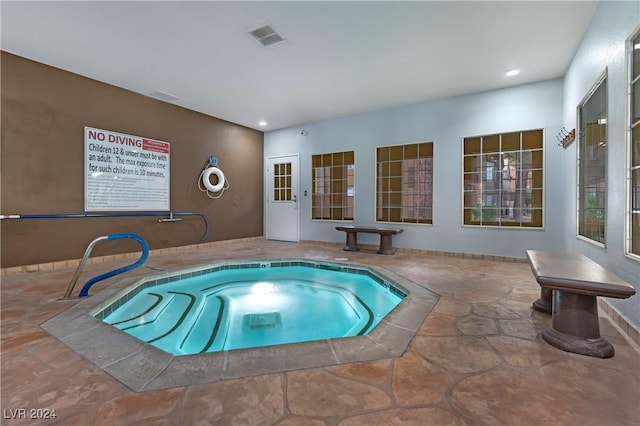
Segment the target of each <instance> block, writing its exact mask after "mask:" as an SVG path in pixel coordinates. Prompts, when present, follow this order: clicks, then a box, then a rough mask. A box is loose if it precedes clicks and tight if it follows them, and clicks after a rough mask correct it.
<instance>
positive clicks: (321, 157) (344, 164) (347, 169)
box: [309, 150, 356, 222]
mask: <svg viewBox="0 0 640 426" xmlns="http://www.w3.org/2000/svg"><path fill="white" fill-rule="evenodd" d="M338 157H341V161H340V164H337V163H335V160H336V159H337V158H338ZM349 160H351V162H348V161H349ZM318 163H319V164H318ZM325 163H326V164H325ZM317 164H318V165H317ZM333 168H341V169H342V171H341V172H340V173H339V174H341V176H339V177H337V178H333V179H332V177H331V171H332V169H333ZM317 169H321V170H322V179H321V181H322V185H323V188H325V189H328V191H329V192H324V191H323V192H317V191H316V189H317V186H318V180H317V179H316V170H317ZM325 180H327V181H325ZM350 182H352V185H351V186H349V183H350ZM336 188H340V191H334V189H336ZM355 193H356V190H355V151H354V150H349V151H336V152H327V153H321V154H311V200H310V203H311V206H310V209H309V213H310V217H311V220H312V221H318V222H353V221H354V220H355V198H356V194H355ZM319 196H323V197H326V198H327V200H328V204H327V205H326V206H325V205H324V204H323V205H321V206H318V205H316V203H315V201H316V197H319ZM337 198H340V199H341V204H339V205H338V204H336V203H335V202H334V200H335V199H337ZM324 209H327V211H328V217H315V214H316V211H318V210H320V211H324ZM349 210H351V212H352V213H353V214H352V215H351V217H349V215H348V212H349ZM338 211H339V212H340V214H339V215H336V213H337V212H338ZM334 215H336V216H340V217H339V218H337V217H335V216H334ZM320 216H322V214H321V215H320Z"/></svg>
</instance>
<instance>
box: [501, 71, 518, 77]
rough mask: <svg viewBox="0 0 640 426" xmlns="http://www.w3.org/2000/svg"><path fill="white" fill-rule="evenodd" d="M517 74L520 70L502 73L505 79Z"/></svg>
mask: <svg viewBox="0 0 640 426" xmlns="http://www.w3.org/2000/svg"><path fill="white" fill-rule="evenodd" d="M518 74H520V70H510V71H507V72H506V73H504V75H506V76H507V77H515V76H516V75H518Z"/></svg>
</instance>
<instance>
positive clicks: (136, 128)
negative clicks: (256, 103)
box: [0, 52, 264, 268]
mask: <svg viewBox="0 0 640 426" xmlns="http://www.w3.org/2000/svg"><path fill="white" fill-rule="evenodd" d="M1 55H2V56H1V72H2V73H1V79H2V86H1V97H2V103H1V117H2V121H1V133H0V136H1V138H2V141H1V143H2V145H1V172H2V180H1V186H0V189H1V192H2V194H1V201H2V204H1V210H0V213H2V214H4V215H7V214H56V213H82V212H83V211H84V127H85V126H90V127H96V128H100V129H105V130H110V131H115V132H121V133H127V134H131V135H136V136H142V137H147V138H151V139H156V140H162V141H166V142H169V143H171V165H170V166H171V178H170V197H171V209H172V210H173V211H176V212H177V211H180V212H194V213H203V214H205V215H206V216H207V217H208V218H209V219H210V221H211V223H212V225H213V231H212V234H211V237H210V238H209V239H208V240H207V241H223V240H231V239H239V238H247V237H256V236H261V235H263V229H262V228H263V222H262V216H263V157H264V155H263V136H264V135H263V133H262V132H259V131H256V130H253V129H249V128H246V127H243V126H240V125H237V124H233V123H230V122H227V121H224V120H220V119H217V118H215V117H211V116H207V115H204V114H200V113H197V112H194V111H191V110H188V109H184V108H181V107H178V106H176V105H172V104H168V103H164V102H161V101H158V100H155V99H152V98H148V97H146V96H143V95H140V94H137V93H133V92H130V91H128V90H124V89H121V88H117V87H115V86H111V85H108V84H104V83H101V82H99V81H96V80H92V79H88V78H85V77H82V76H79V75H77V74H72V73H69V72H66V71H63V70H60V69H57V68H52V67H49V66H47V65H43V64H40V63H37V62H33V61H30V60H28V59H25V58H21V57H18V56H15V55H12V54H9V53H6V52H2V54H1ZM141 72H144V70H141ZM157 72H161V71H157ZM185 78H189V77H188V75H185ZM156 89H157V90H162V89H163V88H162V87H158V88H156ZM178 95H179V94H178ZM210 155H215V156H216V157H217V158H218V160H219V162H220V167H221V169H222V170H223V172H224V173H225V175H226V177H227V179H228V181H229V183H230V188H229V190H227V191H226V192H225V193H224V195H223V196H222V197H221V198H219V199H217V200H212V199H209V198H208V197H207V195H206V194H204V193H201V192H200V191H199V190H198V188H197V180H198V177H199V175H200V172H201V171H202V168H203V166H204V163H205V161H206V160H207V159H208V158H209V156H210ZM119 232H135V233H138V234H140V235H141V236H142V237H143V238H145V239H146V240H147V242H148V243H149V246H150V248H151V249H161V248H167V247H177V246H184V245H191V244H198V243H201V242H202V241H200V236H201V235H202V234H203V232H204V222H203V221H202V220H201V219H200V218H198V217H190V218H185V219H184V220H182V221H181V222H175V223H159V222H158V218H157V217H145V218H78V219H10V220H2V221H0V236H1V249H2V252H1V266H2V267H3V268H7V267H12V266H17V265H28V264H36V263H43V262H53V261H58V260H65V259H77V258H80V257H82V255H83V253H84V250H85V249H86V247H87V245H88V244H89V243H90V242H91V241H92V240H93V239H95V238H96V237H99V236H102V235H107V234H110V233H119ZM139 249H140V248H139V246H138V245H137V244H136V243H135V242H132V241H113V242H105V243H101V244H99V245H98V246H96V248H95V250H94V255H95V256H100V255H102V256H104V255H110V254H119V253H124V252H132V251H138V250H139Z"/></svg>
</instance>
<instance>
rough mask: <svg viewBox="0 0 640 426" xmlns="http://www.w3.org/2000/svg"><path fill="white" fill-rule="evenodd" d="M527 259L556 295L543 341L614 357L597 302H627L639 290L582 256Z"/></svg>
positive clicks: (532, 253) (539, 254)
mask: <svg viewBox="0 0 640 426" xmlns="http://www.w3.org/2000/svg"><path fill="white" fill-rule="evenodd" d="M527 258H528V259H529V264H530V266H531V271H532V272H533V275H534V276H535V278H536V281H537V282H538V284H540V286H541V287H542V288H545V289H548V290H549V291H550V292H552V295H553V299H552V302H551V306H552V308H551V315H552V317H551V326H550V327H549V328H547V329H546V330H544V331H543V332H542V333H541V335H542V339H544V341H546V342H547V343H549V344H550V345H552V346H555V347H556V348H559V349H562V350H564V351H567V352H573V353H577V354H582V355H588V356H593V357H599V358H610V357H612V356H613V354H614V349H613V346H612V345H611V343H609V342H608V341H607V340H606V339H604V338H603V337H601V336H600V326H599V323H598V301H597V298H598V296H603V297H614V298H617V299H626V298H628V297H631V296H633V295H634V294H635V293H636V290H635V289H634V288H633V287H632V286H631V285H630V284H628V283H627V282H625V281H623V280H621V279H620V278H618V277H617V276H616V275H614V274H612V273H610V272H609V271H607V270H606V269H604V268H603V267H602V266H600V265H598V264H597V263H595V262H594V261H592V260H591V259H589V258H587V257H584V256H582V255H573V254H568V253H557V252H547V251H539V250H527ZM543 297H544V295H543ZM536 302H538V301H536ZM534 307H535V303H534Z"/></svg>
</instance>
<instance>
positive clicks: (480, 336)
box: [0, 241, 640, 426]
mask: <svg viewBox="0 0 640 426" xmlns="http://www.w3.org/2000/svg"><path fill="white" fill-rule="evenodd" d="M523 256H524V254H523ZM276 257H306V258H313V259H322V260H333V259H334V258H336V257H348V258H349V261H350V262H357V263H362V264H370V265H377V266H381V267H384V268H387V269H390V270H391V271H393V272H395V273H397V274H400V275H402V276H404V277H406V278H408V279H410V280H412V281H414V282H416V283H418V284H419V285H422V286H424V287H425V288H428V289H430V290H432V291H434V292H435V293H437V294H439V295H440V299H439V301H438V303H437V304H436V306H435V308H434V309H433V311H432V313H431V314H430V315H429V316H428V317H427V319H426V321H425V322H424V323H423V325H422V327H421V328H420V330H419V331H418V333H417V335H416V337H415V338H414V340H413V341H412V342H411V344H410V346H409V349H408V350H407V351H406V352H405V353H404V355H403V356H401V357H399V358H393V359H382V360H377V361H368V362H360V363H352V364H343V365H334V366H327V367H322V368H313V369H307V370H298V371H289V372H283V373H277V374H268V375H262V376H254V377H249V378H244V379H234V380H226V381H220V382H215V383H205V384H198V385H191V386H183V387H175V388H170V389H165V390H159V391H149V392H139V393H136V392H133V391H131V390H129V389H128V388H126V387H125V386H124V385H122V384H121V383H120V382H118V381H116V380H115V379H113V378H112V377H111V376H109V375H108V374H107V373H105V372H103V371H102V370H101V369H99V368H98V367H96V366H95V365H93V364H91V363H89V362H88V361H86V360H85V359H84V358H82V357H81V356H79V355H77V354H76V353H74V352H73V351H71V350H70V349H68V348H67V347H66V346H65V345H64V344H62V343H60V342H59V341H58V340H56V339H55V338H54V337H52V336H50V335H49V334H48V333H46V332H45V331H43V330H42V329H41V328H40V327H39V324H41V323H43V322H44V321H46V320H48V319H49V318H51V317H53V316H55V315H57V314H58V313H60V312H62V311H63V310H65V309H67V308H68V307H70V306H72V305H74V304H75V303H76V301H73V300H72V301H57V300H55V299H56V298H58V297H60V296H61V295H62V294H63V293H64V291H65V289H66V286H67V284H68V282H69V280H70V279H71V276H72V275H73V272H74V271H73V269H67V270H52V271H43V272H32V273H25V274H19V275H10V276H5V277H2V285H1V290H2V292H1V296H2V299H1V310H0V319H1V341H0V343H1V349H0V355H1V367H2V368H1V374H2V375H1V389H0V390H1V404H2V424H3V425H4V424H6V425H37V424H61V425H92V424H96V425H146V426H151V425H158V426H160V425H180V426H182V425H208V424H211V425H272V424H277V425H400V424H402V425H442V424H453V425H465V424H466V425H484V424H488V425H495V424H502V425H598V426H599V425H637V424H640V353H639V352H638V348H637V347H636V346H634V345H632V344H630V343H629V342H628V341H627V340H626V339H624V338H623V337H622V336H621V335H620V334H619V333H618V331H617V330H616V328H614V327H613V326H612V325H611V323H610V322H609V320H608V319H607V318H604V317H603V318H601V321H600V325H601V333H602V335H603V336H605V337H606V338H607V339H608V340H609V341H611V342H612V343H613V345H614V347H615V350H616V354H615V356H614V357H613V358H610V359H604V360H603V359H596V358H591V357H585V356H582V355H576V354H570V353H566V352H562V351H559V350H557V349H555V348H552V347H550V346H549V345H547V344H546V343H544V342H543V341H541V340H540V338H539V337H538V333H539V332H540V331H541V330H543V329H544V328H545V327H547V326H548V325H549V323H550V318H549V317H548V316H546V315H544V314H540V313H538V312H535V311H532V309H531V303H532V302H533V301H534V300H535V299H536V298H537V297H538V295H539V287H538V285H537V284H536V282H535V280H534V279H533V276H532V274H531V271H530V269H529V266H528V265H527V264H526V263H509V262H496V261H487V260H477V259H460V258H455V257H444V256H426V255H417V254H404V253H398V254H396V255H393V256H380V255H376V254H375V253H374V251H369V250H363V251H361V252H358V253H345V252H343V251H342V250H341V248H340V247H325V246H316V245H310V244H295V243H280V242H273V241H251V242H240V243H233V244H228V245H221V246H216V247H211V248H206V249H200V250H197V251H184V252H180V253H178V254H173V255H164V256H153V257H151V258H150V259H149V260H148V261H147V263H146V266H145V267H142V268H140V269H137V270H134V271H130V272H127V273H126V274H124V275H121V276H120V277H115V278H111V279H110V280H107V281H105V282H102V283H99V284H96V285H95V286H94V287H93V288H92V292H93V291H96V292H98V291H100V290H101V289H104V288H106V287H108V286H109V285H110V284H113V283H114V282H116V281H118V280H121V279H132V278H133V277H139V276H142V275H148V274H155V273H157V269H162V270H176V269H181V268H184V267H188V266H192V265H197V264H202V263H209V262H212V261H216V260H222V259H260V258H276ZM126 262H127V261H124V262H115V263H108V264H94V265H88V266H87V268H86V271H85V272H84V273H83V275H82V277H81V279H80V281H81V282H84V281H86V279H88V278H89V277H91V276H94V275H96V274H99V273H102V272H106V271H108V270H111V269H113V268H114V267H117V266H120V264H124V263H126ZM150 268H153V269H150ZM83 280H84V281H83ZM635 297H637V296H635ZM38 409H40V411H37V410H38ZM20 410H25V411H20ZM47 410H49V411H47ZM53 410H55V415H56V417H55V418H54V419H48V420H47V419H33V418H30V417H31V415H32V414H33V415H35V416H42V415H45V414H47V413H51V412H52V411H53ZM20 417H26V418H20Z"/></svg>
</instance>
